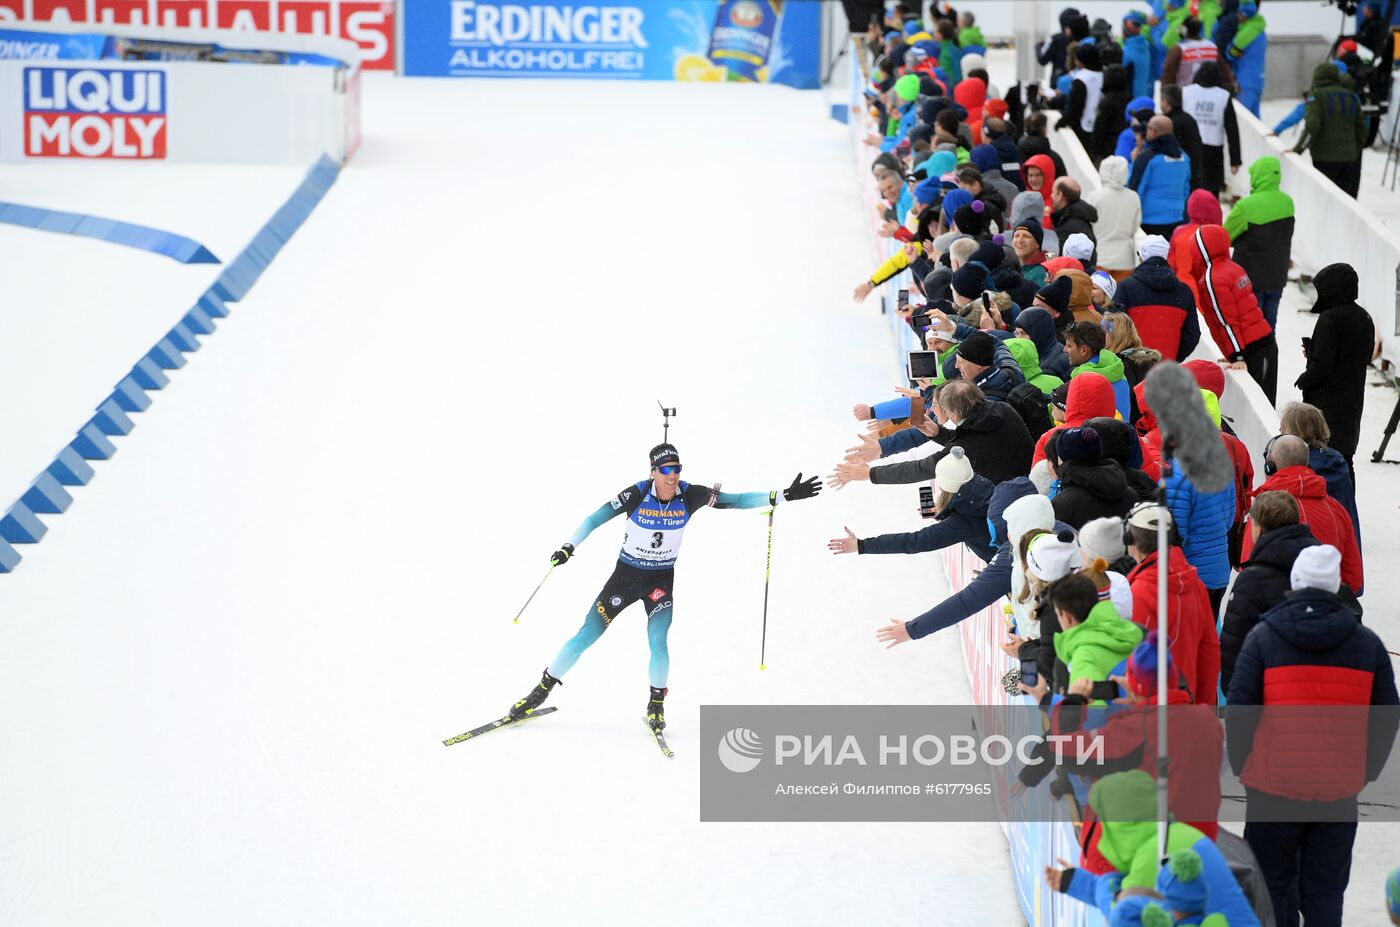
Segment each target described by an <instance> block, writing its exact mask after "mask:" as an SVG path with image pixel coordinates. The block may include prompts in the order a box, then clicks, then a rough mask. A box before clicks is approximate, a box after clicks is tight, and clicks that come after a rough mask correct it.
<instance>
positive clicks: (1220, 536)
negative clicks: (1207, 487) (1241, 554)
mask: <svg viewBox="0 0 1400 927" xmlns="http://www.w3.org/2000/svg"><path fill="white" fill-rule="evenodd" d="M1167 508H1168V509H1169V510H1170V511H1171V513H1172V521H1173V523H1175V525H1176V529H1177V531H1178V532H1179V533H1180V534H1181V549H1182V552H1183V553H1185V554H1186V562H1187V563H1189V564H1191V565H1192V566H1193V567H1195V568H1196V572H1197V573H1198V574H1200V577H1201V582H1202V583H1204V584H1205V587H1206V588H1207V589H1224V588H1225V587H1226V586H1228V585H1229V584H1230V541H1229V533H1230V526H1231V525H1232V524H1234V522H1235V486H1234V483H1231V484H1230V485H1228V486H1226V487H1225V488H1224V489H1222V490H1221V491H1220V492H1217V493H1209V494H1206V493H1202V492H1199V491H1197V489H1196V487H1195V486H1194V485H1192V483H1191V481H1190V480H1188V479H1187V478H1186V476H1185V474H1183V473H1182V472H1181V468H1179V467H1177V468H1173V470H1172V474H1171V476H1169V477H1168V478H1167Z"/></svg>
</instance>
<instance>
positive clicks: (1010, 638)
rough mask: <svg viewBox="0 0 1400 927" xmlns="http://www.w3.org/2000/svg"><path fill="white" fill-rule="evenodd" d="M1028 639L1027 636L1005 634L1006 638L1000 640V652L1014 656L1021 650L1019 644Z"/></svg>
mask: <svg viewBox="0 0 1400 927" xmlns="http://www.w3.org/2000/svg"><path fill="white" fill-rule="evenodd" d="M1028 640H1030V638H1029V637H1017V636H1016V635H1015V634H1008V635H1006V640H1004V641H1002V642H1001V652H1002V653H1004V654H1006V655H1007V656H1008V657H1014V656H1016V655H1017V654H1019V653H1020V652H1021V646H1022V645H1023V644H1025V643H1026V641H1028Z"/></svg>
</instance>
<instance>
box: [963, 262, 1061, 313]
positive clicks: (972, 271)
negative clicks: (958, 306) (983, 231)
mask: <svg viewBox="0 0 1400 927" xmlns="http://www.w3.org/2000/svg"><path fill="white" fill-rule="evenodd" d="M986 284H987V272H986V271H985V270H983V269H982V268H981V267H980V266H978V265H976V264H964V265H963V266H961V267H959V268H958V269H957V270H955V271H953V292H954V293H956V294H958V295H959V296H961V297H963V298H964V299H972V298H973V297H974V296H978V295H980V294H981V292H982V290H983V288H985V286H986ZM1068 298H1069V297H1066V300H1068ZM1065 304H1066V305H1068V304H1069V303H1068V302H1066V303H1065Z"/></svg>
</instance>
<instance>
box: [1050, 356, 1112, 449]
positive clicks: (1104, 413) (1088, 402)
mask: <svg viewBox="0 0 1400 927" xmlns="http://www.w3.org/2000/svg"><path fill="white" fill-rule="evenodd" d="M1116 414H1117V409H1116V408H1115V407H1114V404H1113V387H1112V386H1110V385H1109V383H1108V381H1107V380H1105V379H1104V378H1103V377H1101V376H1099V375H1098V374H1097V373H1085V374H1081V375H1080V376H1077V377H1075V378H1074V379H1073V380H1071V381H1070V382H1069V384H1068V395H1067V398H1066V401H1065V408H1064V419H1065V420H1064V425H1065V427H1067V428H1074V427H1076V426H1079V425H1083V424H1084V423H1085V422H1087V421H1088V420H1089V419H1091V418H1113V417H1114V416H1115V415H1116ZM1054 435H1055V432H1053V431H1051V432H1047V433H1046V434H1044V435H1042V436H1041V438H1040V440H1039V441H1037V442H1036V446H1035V452H1034V454H1033V455H1032V457H1031V463H1032V464H1035V463H1038V462H1039V461H1041V460H1044V459H1045V445H1046V443H1047V442H1048V441H1049V440H1050V439H1051V438H1052V437H1053V436H1054Z"/></svg>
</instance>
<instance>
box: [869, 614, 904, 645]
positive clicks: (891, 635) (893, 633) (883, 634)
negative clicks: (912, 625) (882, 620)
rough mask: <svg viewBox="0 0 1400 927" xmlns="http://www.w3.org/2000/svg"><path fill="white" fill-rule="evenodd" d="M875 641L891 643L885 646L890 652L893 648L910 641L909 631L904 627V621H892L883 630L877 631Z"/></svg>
mask: <svg viewBox="0 0 1400 927" xmlns="http://www.w3.org/2000/svg"><path fill="white" fill-rule="evenodd" d="M875 639H876V640H877V641H879V642H880V643H882V644H885V642H886V641H888V642H889V643H888V644H885V649H886V650H889V649H890V648H891V647H898V646H899V645H900V644H903V643H906V642H907V641H908V640H909V629H908V628H906V627H905V626H904V622H902V621H891V622H890V623H889V624H887V625H885V626H884V627H883V628H876V629H875Z"/></svg>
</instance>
